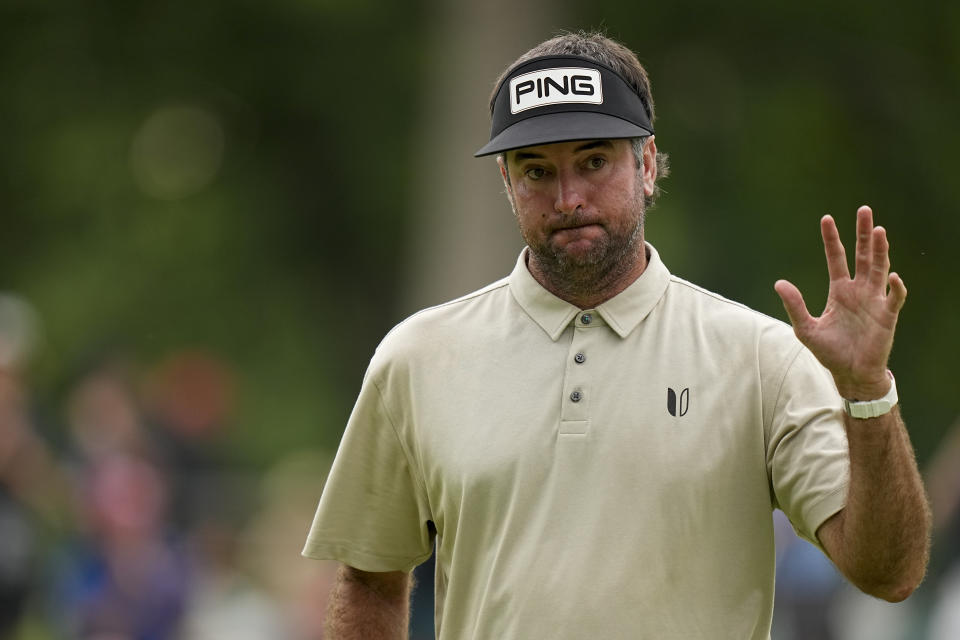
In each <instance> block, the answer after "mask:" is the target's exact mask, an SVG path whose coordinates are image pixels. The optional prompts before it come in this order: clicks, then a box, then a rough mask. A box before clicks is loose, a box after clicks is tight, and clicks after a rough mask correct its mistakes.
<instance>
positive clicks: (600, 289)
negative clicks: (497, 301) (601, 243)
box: [527, 234, 649, 309]
mask: <svg viewBox="0 0 960 640" xmlns="http://www.w3.org/2000/svg"><path fill="white" fill-rule="evenodd" d="M648 262H649V257H648V256H647V249H646V245H645V244H644V242H643V235H642V234H641V235H640V237H639V238H638V242H637V243H636V250H635V251H634V252H633V253H631V254H629V255H628V256H624V259H623V260H622V261H619V262H618V263H617V264H615V265H614V266H613V268H612V269H610V270H608V271H607V272H605V273H596V272H595V270H593V269H590V268H589V267H584V268H582V269H576V270H573V269H571V270H568V271H567V272H565V273H564V274H563V275H562V276H560V275H559V274H557V273H555V272H554V271H553V270H551V269H549V268H548V269H545V268H543V265H542V264H541V263H540V261H539V260H538V259H537V257H536V256H535V255H534V254H533V253H531V252H529V251H528V253H527V269H529V271H530V274H531V275H532V276H533V277H534V279H535V280H536V281H537V282H539V283H540V284H541V285H542V286H543V288H544V289H546V290H547V291H549V292H550V293H552V294H553V295H555V296H557V297H558V298H560V299H561V300H564V301H565V302H569V303H570V304H572V305H574V306H576V307H578V308H580V309H593V308H594V307H596V306H597V305H600V304H602V303H604V302H606V301H607V300H609V299H611V298H613V297H614V296H615V295H617V294H618V293H620V292H621V291H623V290H624V289H626V288H627V287H629V286H630V285H631V284H633V282H634V281H635V280H636V279H637V278H639V277H640V276H641V274H643V272H644V270H645V269H646V268H647V264H648Z"/></svg>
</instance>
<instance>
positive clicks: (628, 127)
mask: <svg viewBox="0 0 960 640" xmlns="http://www.w3.org/2000/svg"><path fill="white" fill-rule="evenodd" d="M649 135H653V125H651V124H650V117H649V115H648V114H647V108H646V106H645V105H644V104H643V100H641V99H640V96H639V95H638V94H637V93H636V92H635V91H634V90H633V88H631V86H630V85H629V84H628V83H627V82H626V80H624V79H623V78H621V77H620V76H619V75H618V74H617V73H616V72H615V71H613V69H611V68H609V67H607V66H606V65H603V64H600V63H599V62H595V61H593V60H590V59H589V58H583V57H580V56H569V55H554V56H541V57H539V58H533V59H532V60H528V61H526V62H524V63H523V64H520V65H517V66H516V67H515V68H513V69H511V70H510V73H509V74H508V75H507V77H506V78H504V79H503V82H501V83H500V87H499V88H498V89H497V97H496V100H495V101H494V106H493V118H492V123H491V126H490V142H488V143H487V144H486V145H484V147H483V148H482V149H480V150H479V151H477V152H476V153H475V154H474V155H475V156H477V157H479V156H486V155H490V154H493V153H500V152H502V151H508V150H510V149H520V148H522V147H533V146H536V145H541V144H552V143H554V142H570V141H572V140H594V139H610V138H635V137H638V136H649Z"/></svg>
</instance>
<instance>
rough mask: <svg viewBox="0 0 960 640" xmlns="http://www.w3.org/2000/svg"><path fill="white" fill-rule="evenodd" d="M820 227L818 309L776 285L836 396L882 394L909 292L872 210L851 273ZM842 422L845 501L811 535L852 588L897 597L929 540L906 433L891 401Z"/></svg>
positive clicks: (834, 238)
mask: <svg viewBox="0 0 960 640" xmlns="http://www.w3.org/2000/svg"><path fill="white" fill-rule="evenodd" d="M820 226H821V233H822V235H823V243H824V250H825V252H826V256H827V270H828V272H829V274H830V292H829V294H828V296H827V304H826V307H825V308H824V311H823V313H822V314H821V315H820V317H819V318H814V317H812V316H811V315H810V313H809V312H808V311H807V307H806V304H805V303H804V302H803V297H802V296H801V294H800V292H799V291H798V290H797V288H796V287H795V286H794V285H792V284H791V283H789V282H786V281H784V280H780V281H778V282H777V283H776V285H775V289H776V291H777V293H778V294H779V295H780V298H781V299H782V300H783V305H784V307H785V308H786V310H787V314H788V315H789V316H790V321H791V322H792V323H793V328H794V332H795V333H796V335H797V337H798V338H799V339H800V341H801V342H803V343H804V344H805V345H806V346H807V348H808V349H810V351H811V352H812V353H813V354H814V355H815V356H816V357H817V359H818V360H820V362H821V363H822V364H823V365H824V366H825V367H826V368H827V369H828V370H829V371H830V373H831V374H833V378H834V382H835V383H836V385H837V390H838V391H839V392H840V395H841V396H843V397H844V398H848V399H850V400H874V399H877V398H881V397H883V396H884V395H885V394H886V392H887V391H888V390H889V388H890V380H889V379H888V377H887V375H886V366H887V358H888V357H889V355H890V350H891V348H892V346H893V334H894V330H895V328H896V324H897V318H898V316H899V313H900V309H901V308H902V307H903V303H904V301H905V299H906V296H907V289H906V287H905V286H904V284H903V281H902V280H901V279H900V277H899V276H898V275H897V274H895V273H889V270H890V260H889V244H888V242H887V237H886V231H885V230H884V229H883V228H882V227H874V226H873V212H872V211H871V210H870V208H869V207H861V208H860V209H859V210H858V211H857V245H856V273H855V275H854V277H853V278H851V277H850V273H849V270H848V268H847V260H846V253H845V251H844V248H843V244H842V243H841V242H840V236H839V233H838V232H837V227H836V224H835V223H834V221H833V218H831V217H830V216H825V217H824V218H823V219H822V220H821V224H820ZM888 285H889V292H888V291H887V287H888ZM844 424H845V427H846V431H847V440H848V441H849V444H850V484H849V487H848V495H847V504H846V506H845V507H844V508H843V510H841V511H840V512H838V513H837V514H835V515H834V516H833V517H831V518H830V519H828V520H827V521H826V522H825V523H824V524H823V525H822V526H821V527H820V528H819V529H818V531H817V536H818V538H819V539H820V542H821V543H822V544H823V546H824V548H825V549H826V551H827V553H828V554H829V555H830V558H831V559H832V560H833V562H834V563H835V564H836V565H837V568H838V569H839V570H840V571H841V572H842V573H843V574H844V575H845V576H846V577H847V578H848V579H849V580H850V581H851V582H853V583H854V584H855V585H857V587H859V588H860V589H861V590H863V591H865V592H866V593H869V594H871V595H874V596H877V597H880V598H883V599H885V600H890V601H900V600H903V599H905V598H906V597H907V596H909V595H910V594H911V593H912V592H913V590H914V589H915V588H916V587H917V585H918V584H919V583H920V581H921V580H922V579H923V575H924V573H925V572H926V566H927V560H928V557H929V546H930V520H931V516H930V509H929V506H928V505H927V500H926V496H925V494H924V490H923V483H922V481H921V480H920V474H919V472H918V470H917V464H916V461H915V459H914V454H913V448H912V447H911V446H910V438H909V435H908V434H907V430H906V428H905V427H904V424H903V421H902V420H901V418H900V412H899V410H898V409H897V408H896V407H895V408H894V409H893V411H891V412H890V413H888V414H886V415H884V416H880V417H878V418H870V419H857V418H852V417H850V416H847V415H845V416H844Z"/></svg>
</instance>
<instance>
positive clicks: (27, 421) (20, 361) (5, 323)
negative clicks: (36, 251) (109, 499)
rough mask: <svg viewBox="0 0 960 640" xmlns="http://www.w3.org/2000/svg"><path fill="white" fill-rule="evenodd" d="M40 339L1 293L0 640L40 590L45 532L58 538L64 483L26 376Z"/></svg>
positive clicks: (32, 320)
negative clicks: (32, 402)
mask: <svg viewBox="0 0 960 640" xmlns="http://www.w3.org/2000/svg"><path fill="white" fill-rule="evenodd" d="M38 333H39V323H38V319H37V314H36V312H35V311H34V310H33V308H32V307H31V306H30V304H29V303H27V302H26V301H25V300H23V299H22V298H20V297H18V296H16V295H13V294H10V293H0V638H7V637H10V636H11V635H12V634H13V632H14V630H15V629H16V628H17V627H18V625H19V623H20V621H21V619H22V616H23V614H24V612H25V610H26V608H27V605H28V602H29V599H30V597H31V593H32V591H33V590H34V589H35V588H36V587H37V586H38V584H39V576H38V571H39V555H40V551H41V544H42V539H43V537H44V536H41V535H40V534H41V532H43V531H48V532H49V531H56V532H59V530H60V527H61V526H62V524H63V517H64V511H65V505H66V496H65V483H64V482H63V481H62V478H61V476H60V473H59V469H58V467H57V465H56V462H55V460H54V459H53V457H52V456H51V454H50V451H49V450H48V448H47V446H46V444H45V443H44V441H43V440H42V439H41V438H40V437H39V435H38V434H37V432H36V428H35V425H34V419H33V415H32V411H31V408H30V395H29V390H28V388H27V384H26V382H25V380H24V370H25V368H26V366H27V364H28V362H29V359H30V356H31V354H32V353H33V350H34V347H35V345H36V342H37V336H38Z"/></svg>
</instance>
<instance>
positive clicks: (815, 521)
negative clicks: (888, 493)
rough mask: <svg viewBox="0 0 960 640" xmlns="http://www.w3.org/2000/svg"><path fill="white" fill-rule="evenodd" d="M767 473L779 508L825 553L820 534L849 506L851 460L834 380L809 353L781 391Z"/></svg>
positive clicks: (800, 356)
mask: <svg viewBox="0 0 960 640" xmlns="http://www.w3.org/2000/svg"><path fill="white" fill-rule="evenodd" d="M767 470H768V474H769V478H770V483H771V490H772V492H773V497H774V505H775V506H778V507H779V508H780V509H782V510H783V512H784V513H785V514H786V515H787V517H788V518H789V519H790V522H791V523H792V524H793V527H794V529H795V530H796V532H797V534H798V535H799V536H801V537H802V538H804V539H806V540H808V541H809V542H811V543H813V544H814V545H816V546H817V547H820V548H821V549H822V546H821V545H820V542H819V540H817V538H816V531H817V529H818V528H819V527H820V525H821V524H823V523H824V522H825V521H826V520H827V519H828V518H829V517H830V516H832V515H833V514H835V513H837V512H838V511H840V510H841V509H843V507H844V505H845V504H846V498H847V485H848V482H849V477H850V459H849V453H848V445H847V434H846V430H845V428H844V424H843V415H842V408H841V404H840V397H839V395H838V394H837V391H836V387H835V386H834V384H833V378H832V377H831V376H830V373H829V372H828V371H827V370H826V369H825V368H824V367H823V366H822V365H821V364H820V363H819V362H818V361H817V359H816V358H815V357H814V356H813V354H812V353H810V351H809V350H807V349H806V348H801V349H799V351H797V352H796V355H795V357H794V359H793V361H792V362H791V363H790V364H789V366H788V367H787V369H786V372H785V373H784V376H783V380H782V383H781V384H780V386H779V388H778V392H777V396H776V401H775V406H774V412H773V417H772V419H771V424H770V438H769V443H768V447H767Z"/></svg>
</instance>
